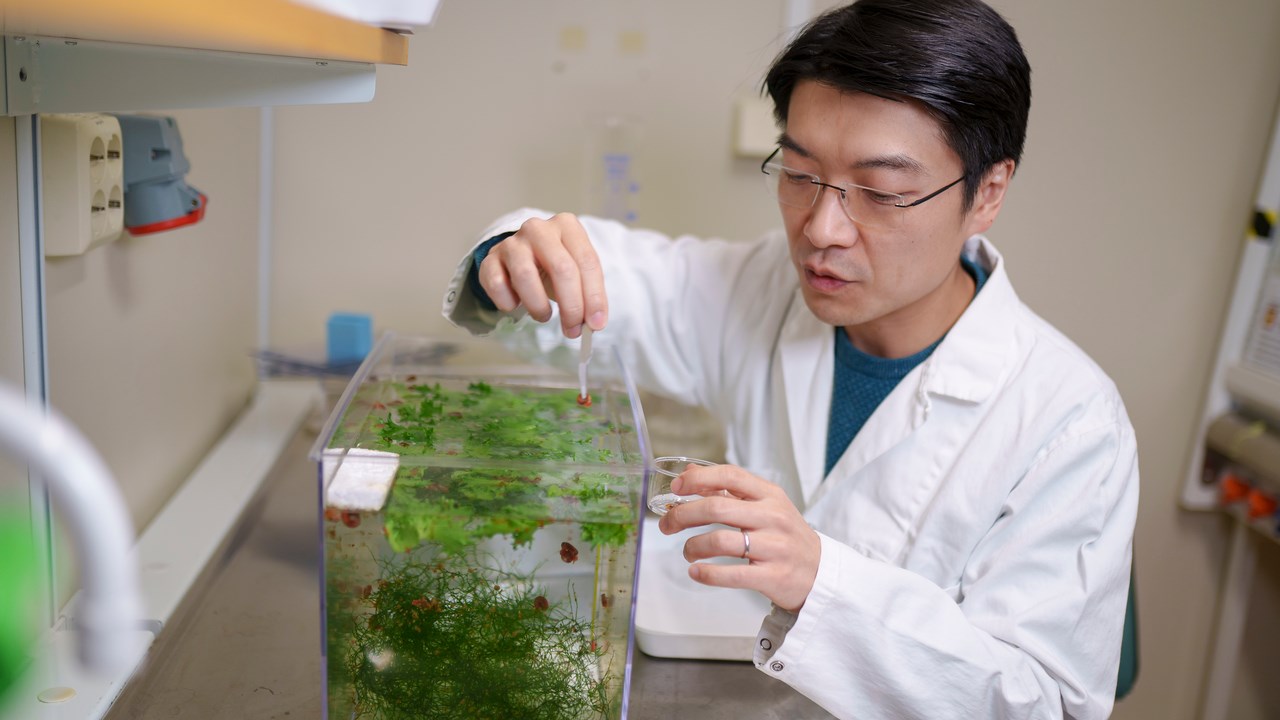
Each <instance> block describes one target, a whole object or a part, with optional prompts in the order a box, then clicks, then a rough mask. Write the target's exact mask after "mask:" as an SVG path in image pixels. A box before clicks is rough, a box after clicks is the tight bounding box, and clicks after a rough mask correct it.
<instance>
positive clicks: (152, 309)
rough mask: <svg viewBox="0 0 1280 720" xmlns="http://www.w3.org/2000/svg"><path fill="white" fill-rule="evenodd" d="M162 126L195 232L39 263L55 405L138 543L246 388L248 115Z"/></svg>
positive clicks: (252, 161)
mask: <svg viewBox="0 0 1280 720" xmlns="http://www.w3.org/2000/svg"><path fill="white" fill-rule="evenodd" d="M169 114H171V115H172V116H173V117H175V118H176V119H177V121H178V127H179V130H180V131H181V133H182V139H183V143H184V146H185V149H186V154H187V157H188V159H189V160H190V161H191V172H190V173H189V175H188V177H187V179H188V182H189V183H190V184H191V185H193V186H195V187H196V188H198V189H200V190H201V191H203V192H204V193H206V194H207V195H208V196H209V206H208V211H207V213H206V215H205V218H204V220H203V221H202V222H200V223H199V224H197V225H194V226H190V227H187V228H181V229H177V230H171V231H168V232H162V233H157V234H154V235H148V236H141V237H136V238H134V237H129V236H127V235H125V236H122V237H121V239H119V240H117V241H116V242H114V243H111V244H109V245H105V246H103V247H99V248H96V249H93V250H90V251H89V252H88V253H86V254H84V255H81V256H77V257H71V258H60V259H50V260H49V261H47V263H46V279H47V289H46V293H47V307H48V319H47V323H48V338H49V339H48V352H49V389H50V396H51V401H52V404H53V405H54V406H55V407H56V408H58V409H59V410H60V411H62V412H63V413H64V414H65V415H66V416H67V417H68V418H69V419H70V420H71V421H72V422H73V423H75V424H76V425H77V426H79V428H80V429H81V430H82V431H83V432H84V433H85V435H86V436H87V437H88V438H89V440H90V441H91V442H92V443H93V444H94V445H95V446H96V447H97V449H98V451H99V452H100V453H101V454H102V456H103V457H104V459H105V460H106V462H107V465H108V466H109V467H110V468H111V470H112V472H113V473H114V474H115V475H116V478H117V480H118V481H119V482H120V484H121V486H122V488H123V491H124V495H125V499H126V501H127V504H128V506H129V509H130V511H131V513H132V515H133V520H134V522H135V524H136V525H137V527H138V529H139V530H141V529H143V528H145V526H146V525H147V523H148V522H150V520H151V519H152V517H154V516H155V514H156V513H157V511H159V509H160V508H161V507H162V506H163V504H164V502H165V501H166V500H167V499H168V498H169V496H170V495H172V493H173V492H174V491H175V490H176V489H177V488H178V487H179V486H180V485H181V483H182V481H184V480H185V479H186V477H187V475H188V474H189V473H190V471H191V470H193V469H194V468H195V466H196V465H197V464H198V463H199V462H200V460H201V459H202V458H203V457H204V455H205V453H206V452H207V451H208V450H209V449H210V448H211V447H213V445H214V444H215V443H216V441H217V440H218V438H219V436H220V435H221V434H222V432H223V431H224V430H225V429H226V428H227V427H228V425H229V424H230V422H231V421H232V420H233V419H234V417H235V416H236V414H237V413H238V412H239V411H240V410H241V409H242V408H243V407H244V405H245V403H246V401H247V399H248V397H249V395H250V393H251V391H252V387H253V383H254V378H255V372H254V367H253V363H252V360H251V357H250V355H249V353H250V351H251V350H252V348H253V345H254V342H255V331H256V327H257V326H256V321H257V320H256V304H255V303H256V298H257V280H256V278H257V254H256V253H257V250H256V248H257V245H256V242H257V218H258V214H257V213H258V211H257V207H258V198H257V188H258V182H257V178H258V111H257V110H253V109H234V110H200V111H182V112H174V113H169ZM48 211H49V212H56V209H54V208H49V209H48Z"/></svg>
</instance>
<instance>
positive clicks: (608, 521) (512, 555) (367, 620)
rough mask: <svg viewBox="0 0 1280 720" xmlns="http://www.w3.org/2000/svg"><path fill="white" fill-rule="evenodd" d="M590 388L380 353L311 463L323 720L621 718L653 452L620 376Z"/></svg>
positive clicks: (602, 360)
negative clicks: (316, 483) (317, 526)
mask: <svg viewBox="0 0 1280 720" xmlns="http://www.w3.org/2000/svg"><path fill="white" fill-rule="evenodd" d="M423 359H427V361H428V364H423V362H422V361H423ZM588 377H589V378H591V380H592V382H591V385H590V386H589V389H590V393H589V396H588V397H589V401H586V400H587V399H586V398H580V397H579V389H578V384H577V378H576V377H574V376H572V375H571V374H568V373H564V374H561V373H559V372H557V371H554V370H551V369H543V368H537V367H533V366H528V365H515V366H512V365H505V366H499V365H494V366H487V367H486V366H479V365H474V364H439V354H438V353H435V352H432V341H430V340H427V339H425V338H415V337H405V336H398V335H394V334H389V335H385V336H383V337H382V339H381V340H380V341H379V342H378V344H377V345H376V347H375V348H374V349H373V351H372V352H371V353H370V355H369V357H368V358H367V359H366V360H365V362H364V363H363V364H362V365H361V367H360V369H359V370H358V371H357V373H356V375H355V376H354V377H353V378H352V380H351V382H350V384H349V385H348V386H347V388H346V390H345V392H344V393H343V395H342V397H341V399H340V400H339V402H338V405H337V406H336V408H335V409H334V411H333V414H332V415H331V416H330V418H329V421H328V423H327V425H326V427H325V429H324V430H323V431H322V432H321V434H320V438H319V440H318V442H317V443H316V446H315V448H314V450H313V453H312V454H313V458H314V459H315V460H316V461H317V464H318V468H319V475H320V486H321V497H322V508H321V512H322V513H323V516H324V517H323V522H322V523H321V528H322V533H323V545H324V588H323V591H324V592H323V597H324V602H323V628H324V644H323V648H324V652H325V661H324V663H323V665H324V668H325V687H326V695H327V697H326V702H325V708H326V717H328V718H331V719H342V720H346V719H348V718H379V719H381V718H441V719H443V718H520V719H522V720H536V719H543V718H545V719H548V720H550V719H552V718H554V719H557V720H559V719H561V718H563V719H564V720H578V719H580V718H625V717H626V716H627V706H628V694H629V688H630V671H631V653H632V648H633V645H634V615H635V587H636V578H637V573H638V564H637V563H638V557H639V552H638V550H639V542H640V530H641V527H642V523H641V522H640V520H641V513H642V511H643V508H644V506H645V498H646V497H647V482H648V475H649V472H650V461H649V459H648V458H649V457H650V452H649V448H648V438H647V434H646V429H645V423H644V414H643V411H642V409H641V407H640V402H639V399H638V398H637V395H636V393H635V388H634V386H632V385H631V382H630V380H629V378H628V377H627V375H626V371H625V368H624V367H623V366H622V364H621V363H620V362H619V361H618V360H617V359H616V357H613V356H611V354H608V353H601V352H597V353H595V354H594V356H593V359H592V360H591V366H590V367H589V370H588Z"/></svg>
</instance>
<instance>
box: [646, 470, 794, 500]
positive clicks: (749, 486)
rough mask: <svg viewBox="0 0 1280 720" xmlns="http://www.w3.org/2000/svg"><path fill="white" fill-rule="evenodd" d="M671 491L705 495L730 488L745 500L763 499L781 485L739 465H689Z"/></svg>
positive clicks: (733, 493) (716, 493) (674, 481)
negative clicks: (753, 473) (757, 475)
mask: <svg viewBox="0 0 1280 720" xmlns="http://www.w3.org/2000/svg"><path fill="white" fill-rule="evenodd" d="M671 491H672V492H674V493H677V494H679V495H702V496H704V497H709V496H712V495H719V494H721V491H728V493H729V494H730V495H732V496H734V497H738V498H742V499H744V500H763V499H765V498H768V497H772V496H773V495H774V494H775V493H776V492H777V491H778V486H777V485H774V484H773V483H771V482H769V481H767V480H764V479H762V478H758V477H756V476H755V475H752V474H751V473H749V472H747V471H746V470H743V469H742V468H740V467H737V466H736V465H689V466H688V467H686V468H685V469H684V472H682V473H680V475H679V476H677V477H676V478H675V479H674V480H672V481H671Z"/></svg>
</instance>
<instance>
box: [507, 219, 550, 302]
mask: <svg viewBox="0 0 1280 720" xmlns="http://www.w3.org/2000/svg"><path fill="white" fill-rule="evenodd" d="M513 240H516V236H514V235H513V236H511V237H509V238H507V239H506V240H503V241H502V242H501V243H500V244H499V245H498V247H497V248H494V250H495V251H497V250H499V249H500V250H501V256H502V264H503V265H504V266H505V268H506V271H507V277H508V278H510V280H511V288H512V291H513V292H514V293H515V296H516V297H517V298H518V299H519V302H520V303H522V304H523V305H524V307H525V309H526V310H528V311H529V315H530V316H532V317H533V319H534V320H537V321H538V322H546V321H548V320H550V319H551V298H550V297H548V296H547V291H546V289H545V288H543V286H542V274H541V273H540V272H539V269H538V265H537V259H536V258H535V257H534V254H533V250H532V249H531V248H530V247H529V243H528V242H520V241H516V242H512V241H513Z"/></svg>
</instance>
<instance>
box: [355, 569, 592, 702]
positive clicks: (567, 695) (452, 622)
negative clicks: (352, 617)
mask: <svg viewBox="0 0 1280 720" xmlns="http://www.w3.org/2000/svg"><path fill="white" fill-rule="evenodd" d="M495 578H496V579H495ZM362 602H363V603H364V604H365V605H366V608H367V610H368V611H369V612H368V614H367V615H364V616H363V617H362V618H361V619H360V620H359V622H358V623H357V624H356V627H355V631H354V635H353V638H354V644H353V645H352V647H351V649H350V652H349V653H348V654H347V671H348V673H349V675H350V677H351V678H352V682H353V687H354V690H355V696H356V707H357V716H358V717H361V718H365V717H367V718H378V719H379V720H399V719H401V718H438V719H440V720H452V719H455V718H456V719H459V720H461V719H462V718H468V719H479V718H522V719H528V720H580V719H581V718H584V717H597V716H600V715H601V714H603V713H605V712H606V711H607V710H608V709H609V702H608V692H607V686H608V683H609V682H610V681H611V679H612V678H611V677H610V676H609V675H608V674H607V673H606V674H604V675H603V676H601V677H597V673H596V672H594V671H593V669H594V668H596V667H597V666H598V664H599V657H600V656H601V655H602V652H601V651H600V650H599V649H598V648H597V643H596V641H595V640H594V638H593V637H592V636H591V634H590V628H589V627H588V625H587V624H586V623H585V622H584V621H582V620H579V619H578V618H577V617H576V616H575V613H574V611H573V607H572V603H571V602H566V603H559V604H553V603H550V602H549V601H548V600H547V599H546V597H545V590H544V589H542V588H539V587H536V586H531V585H529V584H527V583H525V582H523V580H522V579H521V578H518V577H511V576H504V575H502V574H501V573H493V572H492V571H490V572H485V571H482V570H478V569H477V568H476V567H474V566H472V567H461V566H460V565H458V564H457V563H451V564H436V565H425V564H421V563H412V562H410V563H405V564H403V565H400V566H397V567H387V568H386V572H385V576H384V578H383V579H382V580H380V581H379V582H378V584H377V587H376V588H375V589H373V590H372V591H371V592H370V593H369V595H368V597H367V598H366V599H364V600H363V601H362Z"/></svg>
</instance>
